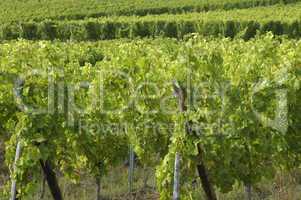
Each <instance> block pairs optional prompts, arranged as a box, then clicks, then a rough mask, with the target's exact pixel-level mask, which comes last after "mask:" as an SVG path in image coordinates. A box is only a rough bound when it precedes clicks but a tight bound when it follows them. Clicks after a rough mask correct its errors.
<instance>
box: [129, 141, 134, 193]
mask: <svg viewBox="0 0 301 200" xmlns="http://www.w3.org/2000/svg"><path fill="white" fill-rule="evenodd" d="M129 156H130V158H129V193H132V192H133V182H134V167H135V166H134V165H135V153H134V150H133V147H132V146H131V147H130V155H129Z"/></svg>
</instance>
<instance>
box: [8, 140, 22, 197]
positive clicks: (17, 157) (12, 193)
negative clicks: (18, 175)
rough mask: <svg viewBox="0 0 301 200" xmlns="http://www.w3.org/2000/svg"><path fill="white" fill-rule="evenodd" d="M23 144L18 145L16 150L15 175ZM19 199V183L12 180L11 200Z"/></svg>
mask: <svg viewBox="0 0 301 200" xmlns="http://www.w3.org/2000/svg"><path fill="white" fill-rule="evenodd" d="M21 146H22V145H21V142H20V141H19V142H18V143H17V149H16V155H15V161H14V165H13V170H14V172H13V173H15V172H16V171H17V162H18V160H19V159H20V156H21V148H22V147H21ZM16 199H17V181H16V179H14V178H12V184H11V198H10V200H16Z"/></svg>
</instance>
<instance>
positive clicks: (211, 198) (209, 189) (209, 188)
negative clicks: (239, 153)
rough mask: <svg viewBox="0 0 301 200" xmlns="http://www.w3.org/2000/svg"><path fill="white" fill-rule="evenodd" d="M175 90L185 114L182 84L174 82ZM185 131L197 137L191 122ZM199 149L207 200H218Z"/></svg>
mask: <svg viewBox="0 0 301 200" xmlns="http://www.w3.org/2000/svg"><path fill="white" fill-rule="evenodd" d="M173 88H174V94H175V96H176V97H178V104H179V110H180V112H182V113H183V112H185V111H186V110H187V107H186V106H185V100H186V93H185V90H184V89H183V88H182V87H181V86H180V84H179V83H178V82H177V81H173ZM185 130H186V133H187V134H189V135H195V132H194V131H193V130H192V128H191V123H190V122H189V121H188V122H185ZM197 149H198V157H199V160H200V163H199V164H198V165H197V170H198V173H199V177H200V179H201V182H202V187H203V190H204V192H205V194H206V198H207V200H217V197H216V194H215V191H214V188H213V185H212V183H211V182H210V179H209V174H208V171H207V169H206V166H205V163H204V161H203V158H202V154H203V150H202V147H201V145H200V144H198V145H197Z"/></svg>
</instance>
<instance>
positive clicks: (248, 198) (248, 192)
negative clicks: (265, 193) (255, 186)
mask: <svg viewBox="0 0 301 200" xmlns="http://www.w3.org/2000/svg"><path fill="white" fill-rule="evenodd" d="M245 191H246V200H252V186H251V185H250V184H247V185H246V186H245Z"/></svg>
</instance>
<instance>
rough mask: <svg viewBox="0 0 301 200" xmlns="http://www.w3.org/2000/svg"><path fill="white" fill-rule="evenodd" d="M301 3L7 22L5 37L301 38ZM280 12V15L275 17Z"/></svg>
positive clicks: (4, 26) (83, 38)
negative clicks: (142, 15) (190, 35)
mask: <svg viewBox="0 0 301 200" xmlns="http://www.w3.org/2000/svg"><path fill="white" fill-rule="evenodd" d="M300 11H301V4H300V3H299V4H294V5H282V6H279V5H277V6H271V7H266V8H253V9H242V10H231V11H214V12H208V13H187V14H186V13H185V14H177V15H150V16H144V17H137V16H119V17H116V16H115V17H104V18H96V19H93V18H90V19H84V20H71V21H56V20H54V21H49V20H47V21H42V22H27V23H22V24H18V23H12V24H3V25H2V26H0V30H1V32H2V34H1V35H0V36H1V39H2V40H12V39H16V38H18V37H20V38H24V39H31V40H38V39H45V40H54V39H59V40H63V41H66V40H76V41H86V40H92V41H94V40H111V39H119V38H143V37H157V36H163V37H171V38H178V39H182V38H183V37H184V36H185V35H187V34H190V33H198V34H200V35H204V36H214V37H218V36H223V37H229V38H235V37H240V38H243V39H245V40H248V39H251V38H254V37H255V36H256V34H265V33H267V32H272V33H273V34H274V35H287V36H288V37H290V38H300V35H301V29H300V27H301V25H300V18H301V15H300V13H301V12H300ZM275 12H277V16H275Z"/></svg>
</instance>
